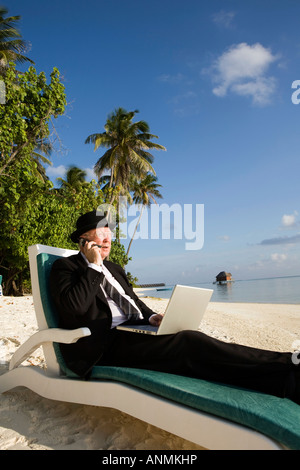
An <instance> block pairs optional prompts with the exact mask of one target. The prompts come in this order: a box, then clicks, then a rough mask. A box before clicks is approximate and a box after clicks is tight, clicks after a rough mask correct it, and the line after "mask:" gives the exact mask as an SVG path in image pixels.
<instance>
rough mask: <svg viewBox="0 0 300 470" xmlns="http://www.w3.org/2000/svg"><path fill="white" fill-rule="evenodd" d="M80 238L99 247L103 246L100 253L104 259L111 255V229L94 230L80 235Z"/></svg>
mask: <svg viewBox="0 0 300 470" xmlns="http://www.w3.org/2000/svg"><path fill="white" fill-rule="evenodd" d="M80 238H85V239H86V240H88V241H92V242H95V243H96V244H97V245H101V248H100V252H101V258H102V259H104V258H106V257H107V256H108V255H109V253H110V248H111V231H110V229H109V227H101V228H93V229H91V230H89V231H88V232H85V233H83V234H82V235H80Z"/></svg>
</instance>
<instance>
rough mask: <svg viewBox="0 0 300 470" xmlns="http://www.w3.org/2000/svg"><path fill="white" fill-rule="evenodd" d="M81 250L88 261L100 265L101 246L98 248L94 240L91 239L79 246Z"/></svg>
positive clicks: (101, 261)
mask: <svg viewBox="0 0 300 470" xmlns="http://www.w3.org/2000/svg"><path fill="white" fill-rule="evenodd" d="M81 251H82V252H83V254H84V255H85V256H86V259H87V260H88V261H89V262H90V263H94V264H97V265H98V266H101V264H102V263H103V260H102V256H101V248H99V247H98V246H97V245H96V244H95V242H93V241H91V242H87V243H85V245H84V246H82V247H81Z"/></svg>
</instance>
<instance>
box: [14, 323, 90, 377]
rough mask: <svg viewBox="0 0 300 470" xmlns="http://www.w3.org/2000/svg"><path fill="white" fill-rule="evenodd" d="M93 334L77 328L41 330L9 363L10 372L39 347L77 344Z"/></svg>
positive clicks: (22, 346)
mask: <svg viewBox="0 0 300 470" xmlns="http://www.w3.org/2000/svg"><path fill="white" fill-rule="evenodd" d="M90 334H91V332H90V330H89V329H88V328H77V329H76V330H64V329H62V328H49V329H47V330H41V331H38V332H37V333H35V334H34V335H32V336H31V337H30V338H28V340H27V341H25V343H23V344H22V345H21V346H20V347H19V348H18V349H17V351H16V352H15V353H14V355H13V357H12V358H11V360H10V363H9V370H12V369H14V368H16V367H18V366H19V365H20V364H21V363H22V362H23V361H25V359H26V358H27V357H28V356H29V355H30V354H31V353H32V352H33V351H35V350H36V349H37V348H38V347H40V346H42V345H43V344H44V343H49V342H51V343H65V344H70V343H76V341H78V340H79V339H80V338H83V337H84V336H89V335H90Z"/></svg>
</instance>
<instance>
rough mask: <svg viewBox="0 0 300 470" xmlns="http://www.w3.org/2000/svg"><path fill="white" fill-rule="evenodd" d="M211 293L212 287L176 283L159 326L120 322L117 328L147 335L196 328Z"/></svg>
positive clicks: (172, 332) (165, 333)
mask: <svg viewBox="0 0 300 470" xmlns="http://www.w3.org/2000/svg"><path fill="white" fill-rule="evenodd" d="M212 293H213V289H202V288H199V287H190V286H182V285H179V284H177V285H176V286H175V287H174V289H173V292H172V295H171V298H170V300H169V303H168V305H167V308H166V311H165V314H164V316H163V319H162V321H161V324H160V325H159V326H152V325H130V324H129V325H128V324H127V325H126V324H121V325H118V326H117V329H118V330H126V331H130V332H134V333H143V334H148V335H169V334H174V333H178V332H179V331H182V330H197V329H198V328H199V325H200V322H201V320H202V318H203V315H204V313H205V310H206V308H207V305H208V302H209V301H210V299H211V296H212Z"/></svg>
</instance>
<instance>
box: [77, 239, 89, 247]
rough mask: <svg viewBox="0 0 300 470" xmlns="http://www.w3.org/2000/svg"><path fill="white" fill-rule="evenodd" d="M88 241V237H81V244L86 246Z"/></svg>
mask: <svg viewBox="0 0 300 470" xmlns="http://www.w3.org/2000/svg"><path fill="white" fill-rule="evenodd" d="M87 242H89V240H87V239H86V238H79V245H80V246H84V245H85V244H86V243H87Z"/></svg>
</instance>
